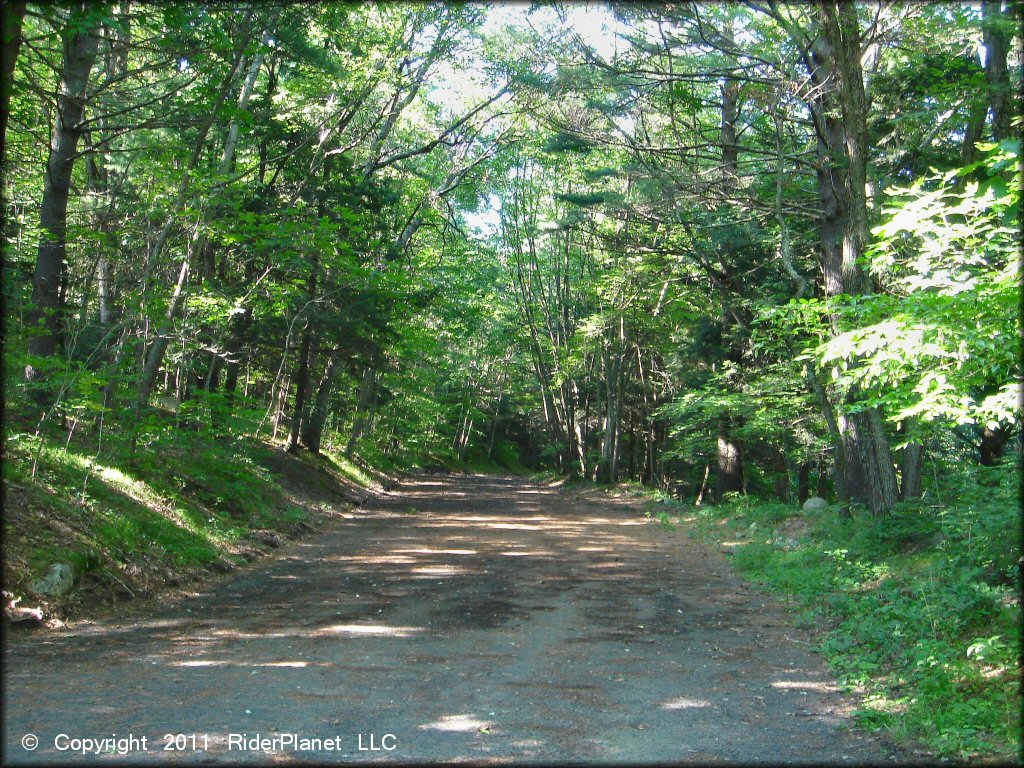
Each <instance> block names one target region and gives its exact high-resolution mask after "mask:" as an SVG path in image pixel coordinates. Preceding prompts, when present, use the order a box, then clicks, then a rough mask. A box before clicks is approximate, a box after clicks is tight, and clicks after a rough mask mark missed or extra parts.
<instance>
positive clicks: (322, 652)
mask: <svg viewBox="0 0 1024 768" xmlns="http://www.w3.org/2000/svg"><path fill="white" fill-rule="evenodd" d="M805 639H806V638H804V637H803V636H802V635H801V633H800V631H799V630H797V629H795V628H794V627H793V626H792V620H791V617H789V616H787V614H786V613H785V612H784V611H782V609H781V608H779V607H778V606H777V605H775V604H774V603H773V602H772V601H771V600H769V599H768V598H766V597H765V596H763V595H761V594H759V593H758V592H756V591H755V590H753V589H751V588H749V587H746V586H744V585H743V584H742V583H741V581H740V580H739V578H738V577H737V576H735V575H733V574H732V573H731V572H730V570H729V567H728V565H727V563H726V562H725V561H724V559H723V558H722V557H721V555H719V554H718V553H717V552H716V551H712V550H709V549H708V548H706V547H703V546H702V545H700V544H698V543H696V542H695V541H694V540H692V539H691V538H690V537H689V536H687V535H686V533H685V532H684V531H681V530H679V529H675V530H666V529H665V528H664V527H662V526H659V525H658V524H657V523H653V522H649V521H647V520H645V519H644V518H643V516H642V515H641V514H639V512H638V511H637V510H636V509H630V508H629V507H628V505H624V504H622V505H620V504H616V503H615V502H612V501H593V500H589V501H588V500H586V499H582V500H581V499H576V498H574V497H573V495H572V494H570V493H566V492H560V491H558V490H556V489H553V488H549V487H546V486H544V485H537V484H532V483H529V482H526V481H523V480H520V479H514V478H500V477H482V476H459V477H450V478H449V477H424V478H422V479H420V480H418V481H416V482H410V483H407V484H406V485H404V486H403V487H402V488H400V489H398V490H397V491H395V492H394V493H393V494H392V495H391V497H390V498H389V499H385V500H383V501H381V502H379V503H374V504H371V505H369V506H368V508H367V509H364V510H358V511H355V512H354V513H351V514H350V515H349V516H347V517H339V518H337V519H336V521H335V522H334V523H332V524H331V526H329V527H328V528H327V529H326V530H324V531H323V532H322V533H321V534H320V535H317V536H314V537H312V539H311V540H308V541H304V542H295V543H292V544H290V545H288V546H287V547H285V548H282V549H281V550H279V553H278V554H276V555H275V556H272V557H270V558H267V559H266V560H264V561H263V562H261V563H260V564H258V565H255V566H253V567H251V568H248V569H246V570H245V571H244V572H240V573H239V574H237V575H235V576H232V577H229V578H228V579H226V580H224V581H221V582H219V583H218V584H217V585H216V586H215V588H213V589H211V591H210V592H209V593H203V594H197V595H194V596H193V597H190V598H188V599H186V600H184V601H181V602H180V603H179V604H177V605H174V606H170V605H168V606H166V607H164V608H163V609H161V610H159V611H153V612H151V613H150V614H148V615H143V616H138V615H136V616H134V618H133V619H131V620H121V621H103V622H97V623H95V624H91V625H79V626H77V627H76V628H75V629H74V630H72V631H71V632H70V633H65V634H62V635H47V636H40V635H30V636H14V637H10V638H8V646H7V648H6V650H5V662H6V664H5V671H6V674H5V696H4V703H5V705H6V707H5V709H6V714H5V721H6V722H5V725H6V730H5V734H4V758H5V761H7V762H9V763H23V764H31V763H42V762H52V761H54V760H55V759H61V760H62V761H63V760H69V759H71V758H72V757H74V755H75V752H74V749H75V747H76V746H77V748H78V750H79V752H81V751H82V750H86V751H89V750H93V751H95V750H98V751H99V752H100V754H101V756H102V757H103V758H104V759H105V760H113V761H114V762H119V761H122V760H125V759H126V758H121V757H117V756H113V755H111V752H110V749H111V748H114V749H116V748H117V747H122V748H129V747H133V748H134V749H133V751H132V752H131V755H130V758H128V759H133V760H134V761H137V760H139V759H141V758H150V759H155V760H161V759H163V760H166V759H171V758H175V759H179V760H180V759H182V758H187V759H191V760H192V761H195V762H202V763H220V762H246V763H249V762H254V761H256V760H263V761H266V762H287V761H291V760H296V761H303V762H310V761H324V762H328V761H329V762H336V761H356V762H361V761H365V760H393V761H415V762H423V761H446V762H451V761H460V760H469V761H473V762H490V761H493V762H528V761H541V762H547V763H550V762H559V763H566V762H585V763H596V762H629V763H638V762H661V763H665V762H685V761H693V762H711V761H727V762H734V761H739V762H752V761H768V762H772V763H778V762H788V761H795V762H800V761H808V762H815V763H821V762H828V763H835V762H850V763H854V762H872V763H877V762H879V761H881V760H885V759H887V751H886V750H885V748H884V747H883V746H882V745H881V744H880V743H879V742H878V741H877V740H875V739H874V738H873V737H871V736H867V735H863V734H857V733H854V732H851V731H850V730H849V720H848V718H847V717H845V716H844V715H843V712H844V711H845V710H844V707H845V705H846V704H848V702H844V700H843V698H842V697H841V696H840V695H839V694H838V693H836V691H835V688H834V685H833V682H832V680H831V679H830V678H829V676H828V674H827V672H826V670H825V668H824V665H823V663H822V661H821V660H820V658H818V657H816V656H814V655H813V654H811V653H810V652H809V647H808V646H807V645H806V644H805V643H804V642H803V640H805ZM30 733H31V734H33V735H35V736H36V737H37V738H38V741H39V746H38V748H36V749H35V750H34V751H27V750H25V749H24V748H23V747H22V739H23V738H24V737H25V735H26V734H30ZM60 734H65V736H64V737H61V739H59V740H58V741H57V746H55V739H56V737H58V735H60ZM113 734H116V738H118V739H122V738H124V737H126V736H128V735H132V736H134V737H135V738H136V741H135V743H134V744H129V743H125V742H121V743H120V744H118V743H117V742H116V741H114V742H107V743H104V742H101V741H99V740H100V739H103V738H105V737H111V736H112V735H113ZM165 734H184V735H185V738H184V740H183V739H181V738H178V739H177V742H176V745H177V746H183V747H184V749H182V750H178V751H165V749H164V748H165V746H166V745H167V743H168V739H167V738H166V737H165ZM192 734H196V735H197V736H196V739H195V740H193V738H192ZM232 734H234V735H232ZM292 734H295V735H297V738H299V739H310V740H313V739H319V740H321V742H320V743H317V742H315V741H313V742H310V743H307V744H305V745H304V746H306V747H320V749H319V750H317V751H301V750H298V749H294V748H292V747H291V745H290V744H288V745H286V746H285V748H284V749H279V750H278V751H276V752H263V751H252V750H251V749H247V747H253V746H256V747H259V746H260V745H258V744H256V745H254V744H253V743H252V739H253V738H255V737H259V738H262V739H266V740H268V741H267V742H265V743H264V744H263V745H262V746H271V747H277V746H281V739H282V737H285V736H287V737H288V738H290V735H292ZM386 734H390V736H389V737H387V738H385V735H386ZM142 737H146V739H147V743H146V747H147V751H141V742H140V741H139V740H140V739H141V738H142ZM86 738H89V739H94V740H96V743H92V742H86V741H84V739H86ZM275 738H276V739H277V740H278V743H276V744H275V743H274V742H273V741H272V740H273V739H275ZM76 739H78V741H75V740H76ZM329 739H337V742H336V743H331V742H329V741H327V740H329ZM29 743H30V744H31V740H29ZM171 744H172V746H174V745H175V742H173V741H172V742H171ZM58 746H60V747H61V748H63V749H62V751H61V750H58V748H57V747H58ZM229 747H231V748H230V749H229ZM360 747H362V749H360ZM371 747H376V749H371ZM384 747H390V748H391V749H384ZM80 759H82V760H95V759H96V758H95V757H86V758H80Z"/></svg>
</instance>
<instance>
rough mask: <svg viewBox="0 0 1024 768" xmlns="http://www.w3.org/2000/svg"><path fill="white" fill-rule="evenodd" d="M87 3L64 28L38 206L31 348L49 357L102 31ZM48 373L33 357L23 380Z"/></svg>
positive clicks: (57, 328) (44, 397) (57, 333)
mask: <svg viewBox="0 0 1024 768" xmlns="http://www.w3.org/2000/svg"><path fill="white" fill-rule="evenodd" d="M89 10H90V9H89V7H88V5H87V4H86V3H76V4H74V5H73V6H72V7H71V10H70V12H69V14H68V23H67V29H66V31H65V33H64V56H63V64H62V67H61V78H60V86H59V90H58V93H57V109H56V114H55V115H54V121H53V133H52V135H51V137H50V157H49V160H48V161H47V164H46V175H45V176H44V178H43V199H42V202H41V204H40V206H39V225H40V228H41V229H42V234H41V236H40V238H39V252H38V255H37V256H36V268H35V273H34V274H33V276H32V308H31V310H30V312H29V315H28V326H29V337H28V353H29V354H30V355H33V356H35V357H38V358H50V357H53V356H54V355H55V354H56V353H57V348H58V342H59V340H60V338H61V335H62V334H61V325H62V322H63V318H62V307H61V283H62V281H63V279H64V277H65V275H64V271H65V267H64V260H65V255H66V250H67V244H66V241H65V237H66V234H67V217H68V192H69V189H70V187H71V172H72V170H73V169H74V164H75V156H76V153H77V148H78V139H79V138H80V137H81V135H82V117H83V115H84V114H85V101H86V88H87V86H88V84H89V73H90V72H91V71H92V66H93V63H94V62H95V61H96V50H97V47H98V45H99V37H98V36H97V34H96V29H93V28H89V29H86V28H85V26H86V25H87V23H88V21H89V19H88V15H89ZM44 375H45V374H44V373H43V371H42V370H41V369H40V368H37V367H36V366H35V364H34V363H31V362H30V363H29V364H28V365H26V366H25V380H26V381H27V382H29V383H39V384H42V383H44V382H43V379H44ZM35 395H36V397H37V399H38V400H39V402H40V403H43V404H49V403H50V402H51V400H52V393H51V392H48V391H47V390H46V389H45V388H40V389H37V390H36V392H35Z"/></svg>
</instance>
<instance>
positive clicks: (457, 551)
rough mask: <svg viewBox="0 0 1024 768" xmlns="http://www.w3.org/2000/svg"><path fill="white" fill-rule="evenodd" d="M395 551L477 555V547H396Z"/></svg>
mask: <svg viewBox="0 0 1024 768" xmlns="http://www.w3.org/2000/svg"><path fill="white" fill-rule="evenodd" d="M394 551H395V552H408V553H409V554H414V555H475V554H477V551H476V550H475V549H396V550H394Z"/></svg>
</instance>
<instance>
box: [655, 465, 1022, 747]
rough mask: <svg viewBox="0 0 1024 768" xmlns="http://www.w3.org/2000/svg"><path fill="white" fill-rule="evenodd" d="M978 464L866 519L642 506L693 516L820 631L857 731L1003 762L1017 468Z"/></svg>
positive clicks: (1008, 717) (1013, 628)
mask: <svg viewBox="0 0 1024 768" xmlns="http://www.w3.org/2000/svg"><path fill="white" fill-rule="evenodd" d="M976 471H978V470H976ZM980 472H981V473H982V476H981V477H980V483H979V484H978V485H977V486H975V487H973V488H970V489H967V487H966V486H965V485H963V483H962V482H961V484H960V486H959V487H958V485H957V481H956V479H955V478H950V479H948V481H947V487H946V488H945V489H944V491H945V492H944V493H943V494H942V497H943V498H944V499H945V504H944V505H941V506H939V505H936V506H927V505H916V506H911V505H907V506H904V507H901V508H900V509H898V510H897V511H896V512H894V513H893V514H891V515H889V516H887V517H885V518H883V519H879V520H873V519H872V518H871V517H870V515H868V514H867V513H864V512H855V513H854V514H853V515H852V516H850V515H846V514H843V513H842V512H841V511H839V510H837V509H834V508H833V509H830V510H828V511H825V512H822V513H817V514H814V515H810V514H808V515H805V514H803V513H802V512H800V511H798V510H797V509H796V508H795V505H785V504H777V503H765V502H758V501H756V500H753V499H751V498H734V499H732V500H730V501H728V502H727V503H723V504H721V505H718V506H702V507H699V508H694V507H692V506H684V505H682V504H680V503H678V502H671V501H667V500H665V499H662V500H659V501H658V502H657V503H653V504H650V505H649V509H650V510H651V511H650V512H649V514H651V515H652V516H655V517H657V518H659V519H660V520H661V521H662V522H663V523H665V524H667V525H672V524H674V523H676V522H684V521H685V522H687V523H689V524H690V525H692V526H694V529H693V530H695V532H696V534H697V535H699V536H701V537H703V538H704V539H705V540H708V541H712V542H716V543H718V544H719V545H720V546H721V547H722V549H723V550H724V551H725V552H726V553H727V554H728V555H729V556H730V558H731V562H732V563H733V565H734V566H735V567H736V568H737V569H738V570H739V571H740V572H741V573H742V574H743V575H744V576H745V577H746V578H748V579H750V580H751V581H753V582H756V583H758V584H761V585H763V586H765V587H766V588H767V589H768V590H770V591H772V592H774V593H776V594H778V595H780V596H782V597H784V598H786V599H788V600H789V601H790V603H791V605H792V606H793V609H794V610H795V611H797V612H798V614H799V616H798V621H799V622H800V623H802V624H803V625H805V626H807V627H809V628H810V627H821V628H823V631H822V632H820V633H819V634H818V636H819V637H820V638H821V642H820V644H819V649H820V651H821V652H822V653H823V654H824V656H825V657H826V659H827V660H828V662H829V664H830V666H831V668H832V670H833V672H834V673H835V675H836V677H837V679H838V681H839V683H840V685H842V686H843V687H845V688H846V689H847V690H850V691H854V692H856V694H857V695H858V696H859V699H860V706H859V708H858V710H857V712H856V717H857V719H858V721H859V723H860V724H861V725H862V726H863V727H866V728H869V729H884V730H886V731H887V732H888V735H889V736H890V737H891V738H892V739H893V740H894V741H896V742H897V743H900V744H902V745H904V746H906V747H908V748H910V749H912V750H916V751H918V753H924V754H928V755H933V756H939V757H943V758H951V759H961V760H971V761H976V760H996V761H1001V760H1009V761H1014V762H1016V761H1018V760H1019V759H1020V749H1021V739H1020V733H1021V681H1020V650H1021V642H1020V626H1021V624H1020V620H1021V604H1020V596H1021V592H1020V587H1021V583H1020V571H1019V568H1018V565H1017V561H1018V558H1019V557H1020V554H1021V552H1020V549H1021V541H1020V521H1019V511H1018V510H1019V508H1020V505H1019V500H1018V492H1019V477H1018V475H1017V472H1016V468H1015V467H1013V466H1011V465H1010V464H1006V465H1005V466H1003V467H997V468H992V469H984V468H983V469H981V470H980ZM958 491H959V493H958Z"/></svg>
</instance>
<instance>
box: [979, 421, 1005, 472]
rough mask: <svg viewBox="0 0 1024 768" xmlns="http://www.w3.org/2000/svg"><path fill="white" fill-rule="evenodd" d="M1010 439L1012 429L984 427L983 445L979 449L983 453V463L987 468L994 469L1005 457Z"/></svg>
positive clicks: (982, 431) (982, 434) (982, 433)
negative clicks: (1004, 451) (1005, 450)
mask: <svg viewBox="0 0 1024 768" xmlns="http://www.w3.org/2000/svg"><path fill="white" fill-rule="evenodd" d="M1009 439H1010V428H1009V427H1007V426H1005V425H1003V426H999V427H996V428H995V429H989V428H988V427H984V428H983V429H982V430H981V443H980V444H979V446H978V448H979V451H980V453H981V463H982V465H983V466H986V467H994V466H995V465H996V464H998V463H999V459H1001V458H1002V456H1003V450H1004V449H1005V448H1006V443H1007V441H1009Z"/></svg>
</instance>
